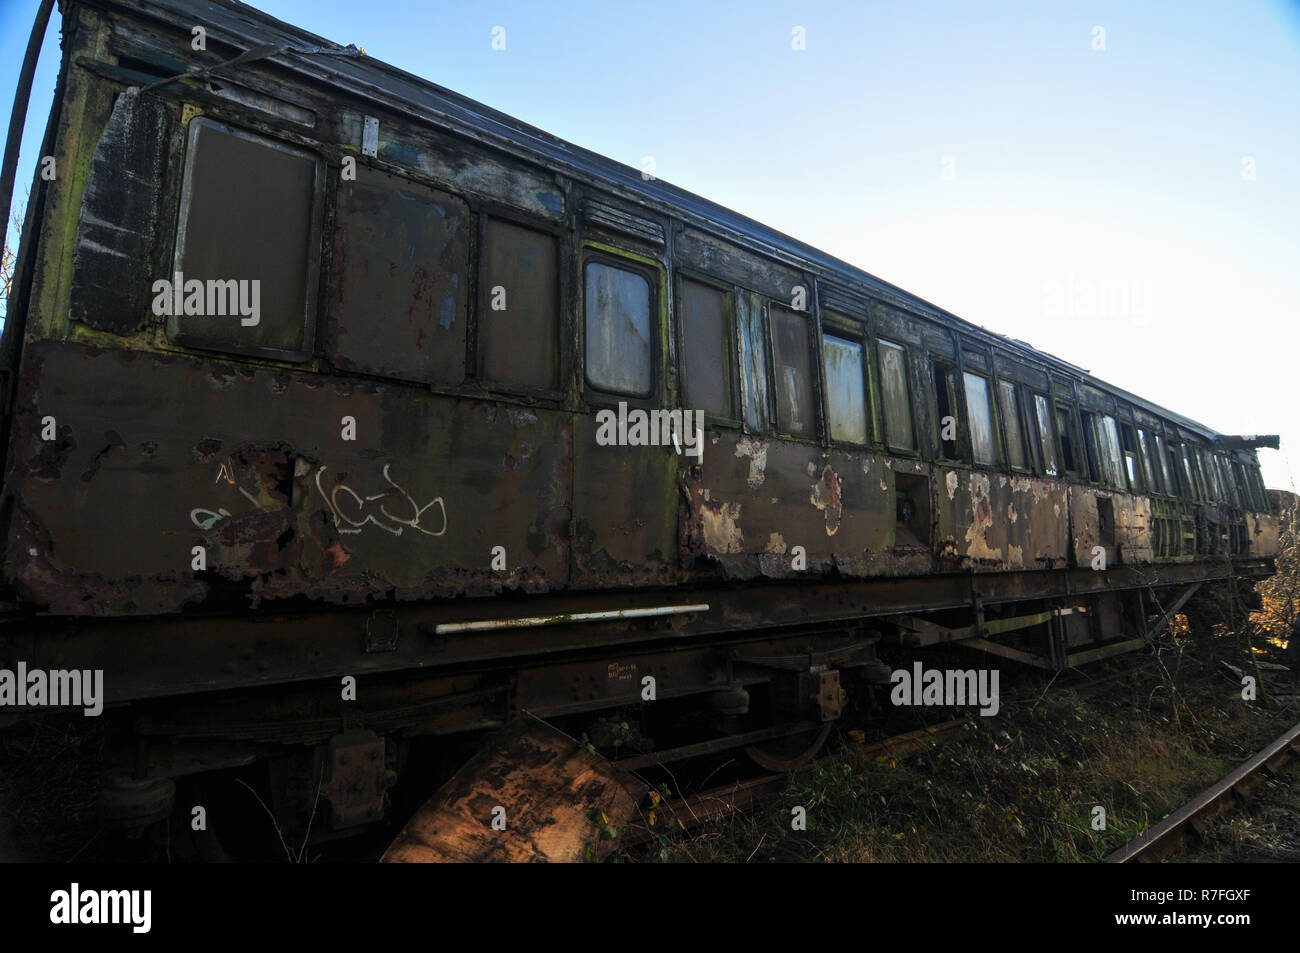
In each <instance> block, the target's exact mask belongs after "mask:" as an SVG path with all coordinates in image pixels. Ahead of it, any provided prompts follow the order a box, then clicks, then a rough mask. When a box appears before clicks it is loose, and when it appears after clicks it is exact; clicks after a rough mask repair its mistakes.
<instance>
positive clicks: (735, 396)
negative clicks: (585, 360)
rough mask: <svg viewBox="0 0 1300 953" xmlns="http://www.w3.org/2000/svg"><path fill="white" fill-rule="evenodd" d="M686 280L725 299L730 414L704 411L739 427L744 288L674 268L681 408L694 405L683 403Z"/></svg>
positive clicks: (709, 419)
mask: <svg viewBox="0 0 1300 953" xmlns="http://www.w3.org/2000/svg"><path fill="white" fill-rule="evenodd" d="M686 281H693V282H695V284H697V285H704V286H705V287H708V288H712V289H713V290H714V291H717V292H720V293H721V294H722V295H723V297H724V299H725V304H724V305H723V321H724V322H725V324H726V340H725V341H724V342H723V348H724V354H723V357H724V359H725V360H726V361H727V373H728V375H729V378H728V385H729V388H728V391H727V397H728V400H729V401H730V403H731V410H732V413H733V416H731V417H715V416H713V415H712V414H711V413H709V412H708V411H705V412H704V420H705V423H706V424H711V425H715V426H718V427H725V428H727V429H729V430H740V429H742V428H743V427H744V418H745V410H744V407H743V405H742V401H743V400H744V395H743V393H742V390H743V387H742V384H741V377H740V375H741V367H740V340H739V335H740V327H739V322H738V321H737V314H736V302H737V298H738V296H739V295H740V294H742V293H743V292H742V291H741V289H740V288H738V287H737V286H736V285H735V284H734V283H732V282H730V281H727V280H726V279H723V278H718V277H715V276H713V275H710V274H708V273H706V272H702V271H697V270H695V269H693V268H689V267H677V268H674V269H673V312H674V314H673V334H674V335H676V341H677V348H676V358H677V396H678V400H679V402H680V403H681V404H682V409H684V410H694V409H696V408H688V407H686V325H685V323H684V321H683V315H682V298H683V296H682V294H681V290H682V284H683V282H686ZM584 330H585V326H584ZM584 356H585V353H584ZM584 375H585V371H584Z"/></svg>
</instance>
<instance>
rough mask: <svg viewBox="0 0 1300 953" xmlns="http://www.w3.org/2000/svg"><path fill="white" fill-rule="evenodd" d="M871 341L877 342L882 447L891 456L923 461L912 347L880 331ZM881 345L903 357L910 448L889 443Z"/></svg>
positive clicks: (876, 381) (877, 375)
mask: <svg viewBox="0 0 1300 953" xmlns="http://www.w3.org/2000/svg"><path fill="white" fill-rule="evenodd" d="M871 340H872V341H874V342H875V348H874V350H875V352H876V360H875V364H876V378H875V383H876V384H877V385H878V386H879V392H880V446H881V447H882V448H883V449H884V451H885V452H886V453H888V454H890V455H891V456H899V457H910V458H912V459H914V460H920V459H923V456H924V455H923V451H922V449H921V445H920V444H921V442H920V440H919V439H918V435H919V434H920V428H919V427H917V425H916V393H915V387H914V386H913V383H912V351H911V347H912V346H911V345H909V344H906V343H904V342H902V341H896V340H894V339H893V338H892V337H888V336H882V335H881V334H880V333H879V332H878V331H877V332H876V333H873V334H872V336H871ZM881 345H885V346H887V347H893V348H896V349H897V350H899V351H901V352H902V355H903V390H904V392H905V393H906V394H907V419H908V423H909V424H911V430H912V446H910V447H900V446H898V445H897V444H893V443H890V441H889V411H888V410H887V409H886V407H885V402H886V399H887V397H888V394H887V392H886V390H885V359H884V358H883V357H881V356H880V355H881V352H880V347H881Z"/></svg>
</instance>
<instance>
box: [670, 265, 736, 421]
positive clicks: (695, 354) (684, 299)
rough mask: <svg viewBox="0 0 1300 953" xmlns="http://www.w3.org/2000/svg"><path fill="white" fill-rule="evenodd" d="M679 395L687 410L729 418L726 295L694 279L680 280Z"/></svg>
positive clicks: (729, 342)
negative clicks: (680, 347)
mask: <svg viewBox="0 0 1300 953" xmlns="http://www.w3.org/2000/svg"><path fill="white" fill-rule="evenodd" d="M678 304H679V307H680V308H681V316H682V395H683V397H684V398H685V400H686V407H687V408H688V409H690V410H702V411H704V412H705V413H706V414H708V415H709V416H711V417H722V418H726V419H728V420H730V419H731V418H732V417H734V416H735V411H734V410H733V408H732V401H731V374H732V372H731V363H732V358H731V355H732V351H733V347H732V339H731V323H730V321H728V316H727V296H726V294H724V293H723V292H721V291H719V290H718V289H717V288H711V287H709V286H708V285H703V284H700V283H699V282H698V281H683V282H682V294H681V299H680V301H679V302H678Z"/></svg>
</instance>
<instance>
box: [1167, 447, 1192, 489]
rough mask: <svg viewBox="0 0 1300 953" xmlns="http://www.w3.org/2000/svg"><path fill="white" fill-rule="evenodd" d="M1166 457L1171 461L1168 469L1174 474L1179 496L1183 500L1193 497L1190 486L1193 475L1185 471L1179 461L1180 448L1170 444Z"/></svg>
mask: <svg viewBox="0 0 1300 953" xmlns="http://www.w3.org/2000/svg"><path fill="white" fill-rule="evenodd" d="M1165 456H1166V458H1167V459H1168V460H1169V466H1168V468H1167V469H1168V471H1169V472H1170V473H1172V474H1173V478H1174V480H1175V481H1176V484H1177V491H1178V495H1179V496H1181V497H1182V498H1183V499H1189V498H1190V497H1191V495H1192V493H1191V488H1190V486H1189V484H1190V483H1191V480H1192V474H1191V472H1190V471H1185V470H1183V468H1182V467H1181V466H1180V464H1179V460H1178V448H1177V447H1175V446H1174V445H1173V444H1172V443H1171V444H1169V446H1168V447H1167V448H1166V453H1165Z"/></svg>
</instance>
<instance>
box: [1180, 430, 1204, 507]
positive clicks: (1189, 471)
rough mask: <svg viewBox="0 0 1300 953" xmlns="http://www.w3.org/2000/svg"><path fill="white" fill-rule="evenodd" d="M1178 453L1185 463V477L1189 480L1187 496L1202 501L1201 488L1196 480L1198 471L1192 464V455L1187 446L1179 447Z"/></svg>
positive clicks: (1183, 444)
mask: <svg viewBox="0 0 1300 953" xmlns="http://www.w3.org/2000/svg"><path fill="white" fill-rule="evenodd" d="M1178 452H1179V454H1180V455H1181V457H1182V461H1183V475H1184V476H1185V477H1186V478H1187V491H1188V492H1187V495H1188V496H1189V497H1191V498H1192V499H1194V500H1199V499H1201V488H1200V485H1199V483H1198V482H1197V479H1196V470H1195V467H1194V465H1193V464H1192V455H1191V454H1190V453H1189V452H1188V450H1187V444H1185V443H1181V444H1179V445H1178Z"/></svg>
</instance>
